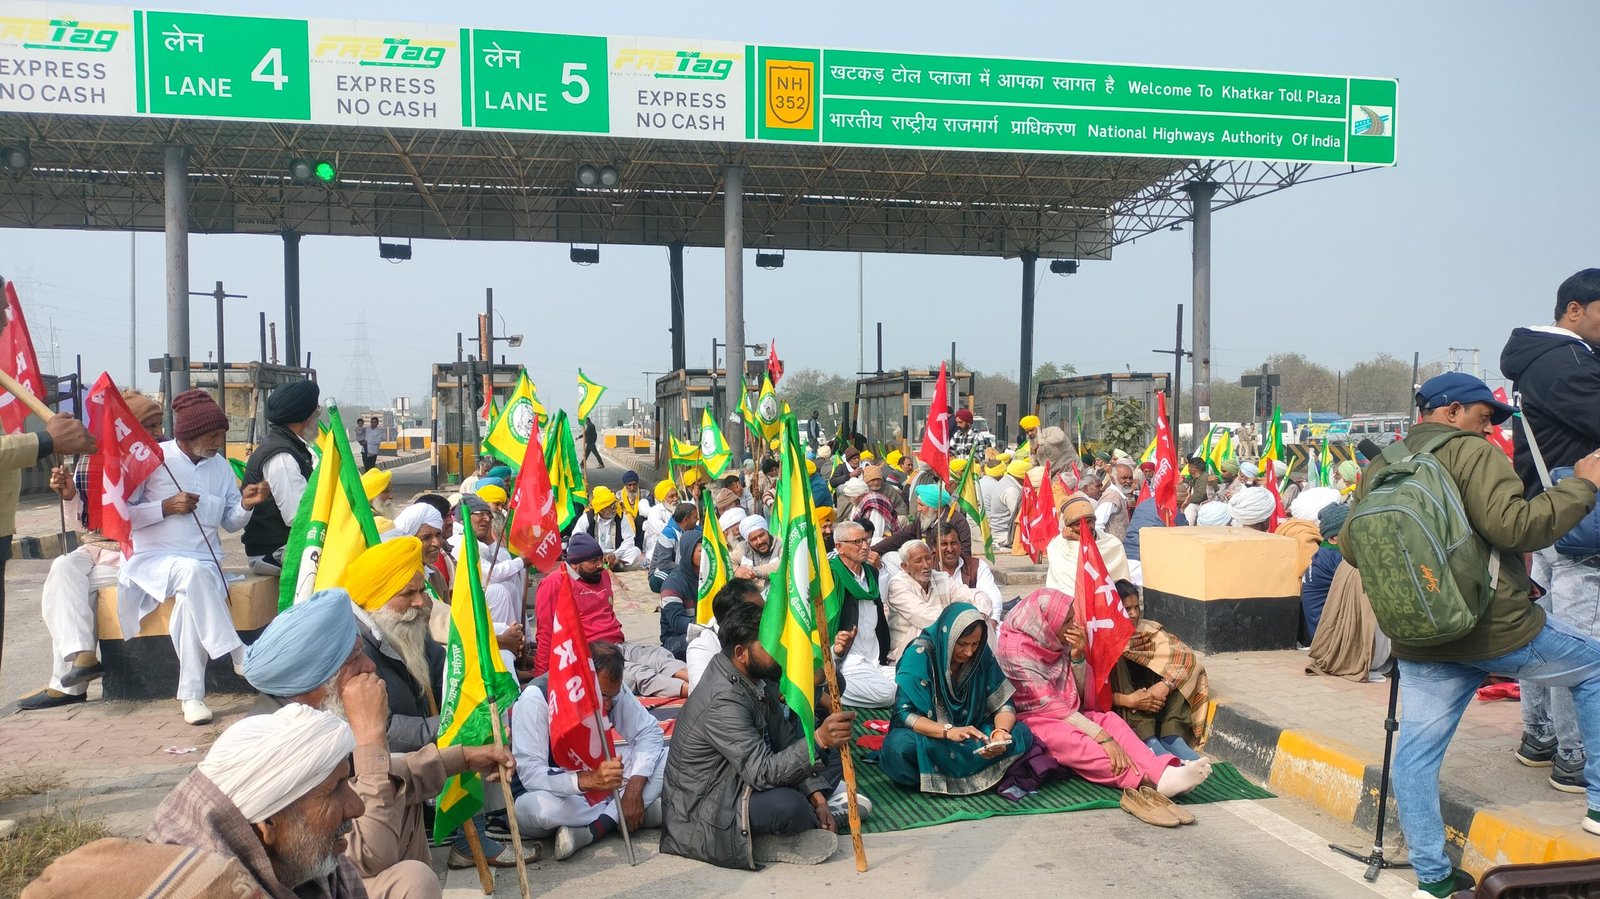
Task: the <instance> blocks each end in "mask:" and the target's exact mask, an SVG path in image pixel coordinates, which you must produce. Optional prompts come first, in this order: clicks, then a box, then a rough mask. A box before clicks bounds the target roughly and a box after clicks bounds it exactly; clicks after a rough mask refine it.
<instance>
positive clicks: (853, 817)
mask: <svg viewBox="0 0 1600 899" xmlns="http://www.w3.org/2000/svg"><path fill="white" fill-rule="evenodd" d="M807 505H809V503H808V504H807ZM811 602H812V604H813V608H814V609H815V610H816V611H815V612H814V614H815V615H816V616H817V636H818V637H821V638H822V675H823V677H825V678H827V680H828V698H829V699H831V700H832V701H833V710H834V711H836V712H837V711H840V710H841V709H843V708H844V704H843V701H842V699H841V697H840V696H839V675H838V672H836V671H835V670H834V668H833V636H832V635H831V634H829V633H828V611H827V609H825V608H823V604H822V603H823V598H822V597H821V596H813V597H811ZM839 761H840V762H842V763H843V765H844V789H845V803H846V808H847V809H848V810H849V813H850V842H851V844H852V845H854V847H855V851H856V871H857V872H858V873H861V874H865V873H866V871H867V849H866V847H865V846H863V845H862V844H861V808H860V807H859V806H858V805H857V804H856V764H855V760H854V759H852V758H851V757H850V741H849V740H845V741H844V742H843V743H841V744H839Z"/></svg>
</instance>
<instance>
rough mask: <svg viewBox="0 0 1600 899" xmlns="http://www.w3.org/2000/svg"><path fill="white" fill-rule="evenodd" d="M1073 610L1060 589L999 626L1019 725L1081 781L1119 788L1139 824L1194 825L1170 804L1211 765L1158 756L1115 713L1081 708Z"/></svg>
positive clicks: (1035, 598) (1079, 629)
mask: <svg viewBox="0 0 1600 899" xmlns="http://www.w3.org/2000/svg"><path fill="white" fill-rule="evenodd" d="M1073 605H1074V603H1073V600H1072V597H1071V596H1069V595H1067V594H1066V593H1063V592H1061V591H1059V590H1050V589H1041V590H1035V591H1033V593H1031V594H1029V595H1028V598H1027V599H1024V600H1023V601H1022V602H1021V603H1020V604H1019V605H1018V606H1017V607H1016V608H1015V609H1013V610H1012V611H1011V613H1010V614H1009V615H1007V616H1006V618H1005V622H1004V623H1003V624H1002V625H1001V626H1000V668H1001V670H1002V671H1004V672H1005V675H1006V677H1007V678H1009V679H1010V680H1011V683H1012V686H1014V687H1016V694H1015V695H1014V696H1013V697H1012V703H1013V705H1014V706H1015V707H1016V710H1017V718H1018V720H1020V721H1022V722H1024V723H1026V724H1027V725H1028V728H1029V729H1030V730H1032V732H1033V735H1034V739H1035V740H1036V741H1037V742H1038V744H1039V745H1040V746H1042V747H1043V748H1044V750H1045V751H1046V752H1048V753H1050V755H1051V756H1052V757H1054V758H1055V759H1056V761H1058V762H1060V763H1061V764H1062V765H1065V766H1066V767H1067V768H1070V769H1071V770H1072V771H1073V772H1074V773H1076V774H1077V775H1079V776H1080V777H1082V778H1083V779H1084V780H1087V781H1089V782H1091V783H1097V784H1105V785H1106V786H1111V787H1118V788H1121V789H1122V791H1123V793H1122V808H1123V809H1125V810H1126V811H1128V812H1129V813H1131V814H1133V815H1134V816H1135V817H1137V818H1139V819H1140V820H1141V821H1145V822H1147V823H1150V824H1157V825H1160V826H1163V827H1172V826H1175V825H1178V824H1189V823H1193V821H1194V816H1193V815H1191V814H1189V813H1188V812H1187V811H1186V810H1185V809H1183V808H1181V807H1180V806H1177V805H1175V804H1174V803H1173V802H1172V798H1173V797H1175V796H1181V795H1183V794H1184V793H1187V792H1189V791H1190V790H1192V789H1194V788H1195V787H1197V786H1199V785H1200V784H1201V783H1202V782H1204V781H1205V779H1206V777H1207V776H1208V775H1209V774H1210V773H1211V762H1210V761H1208V760H1206V759H1201V760H1199V761H1195V762H1184V763H1180V762H1179V760H1178V759H1177V758H1176V757H1174V756H1164V757H1157V756H1156V755H1155V754H1154V753H1152V752H1151V751H1150V748H1149V747H1147V746H1145V745H1144V742H1143V741H1142V740H1140V739H1139V738H1138V737H1137V736H1135V735H1134V733H1133V731H1132V730H1129V729H1128V725H1127V724H1126V723H1124V722H1123V720H1122V719H1121V718H1120V717H1118V716H1117V714H1116V713H1115V712H1112V711H1111V710H1109V709H1105V710H1099V709H1090V708H1086V707H1085V706H1084V704H1083V702H1082V701H1080V693H1079V685H1078V681H1077V678H1076V677H1075V676H1074V673H1073V662H1074V661H1081V660H1082V659H1083V652H1084V647H1085V645H1086V640H1085V637H1084V630H1083V626H1082V624H1081V623H1079V621H1078V620H1077V617H1076V616H1075V614H1074V611H1073Z"/></svg>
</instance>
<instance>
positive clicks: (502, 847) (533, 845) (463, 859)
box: [445, 840, 544, 871]
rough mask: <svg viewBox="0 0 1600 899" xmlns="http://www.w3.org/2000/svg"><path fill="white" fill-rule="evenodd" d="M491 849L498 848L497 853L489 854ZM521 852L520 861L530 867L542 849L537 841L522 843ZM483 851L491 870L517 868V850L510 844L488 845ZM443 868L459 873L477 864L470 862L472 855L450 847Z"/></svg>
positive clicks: (541, 853)
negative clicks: (487, 857)
mask: <svg viewBox="0 0 1600 899" xmlns="http://www.w3.org/2000/svg"><path fill="white" fill-rule="evenodd" d="M491 847H499V851H498V852H496V853H494V854H489V850H490V848H491ZM522 850H523V854H522V860H523V861H524V862H525V863H527V864H530V865H531V864H533V863H534V862H536V861H538V860H539V859H540V858H541V857H542V856H543V854H544V849H543V847H542V846H541V844H540V843H539V841H538V840H531V841H529V842H527V843H524V844H523V846H522ZM483 851H484V854H485V855H488V856H489V867H491V868H515V867H516V866H517V850H516V847H514V846H512V845H511V844H510V843H490V845H489V846H485V847H484V849H483ZM445 866H446V867H448V868H450V869H452V870H456V871H461V870H464V869H466V868H476V867H477V866H478V863H477V862H474V861H473V860H472V853H470V852H462V851H461V850H460V849H457V848H455V847H454V846H451V847H450V856H449V858H447V859H445Z"/></svg>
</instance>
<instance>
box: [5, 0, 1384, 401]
mask: <svg viewBox="0 0 1600 899" xmlns="http://www.w3.org/2000/svg"><path fill="white" fill-rule="evenodd" d="M1396 98H1397V84H1396V82H1395V81H1394V80H1393V79H1390V78H1367V77H1348V76H1344V75H1306V74H1287V73H1274V72H1258V71H1225V70H1216V69H1200V68H1178V67H1166V66H1141V65H1128V64H1121V63H1093V62H1070V61H1050V60H1034V59H1013V58H1003V57H994V56H951V55H936V54H927V53H913V52H883V51H870V50H851V49H835V48H821V47H785V46H770V45H765V44H746V43H736V42H729V41H712V40H697V39H665V38H643V37H616V36H599V35H571V34H550V33H542V32H532V31H517V30H502V29H494V28H484V27H478V26H477V25H475V24H473V23H460V24H459V25H438V24H428V25H421V24H405V23H394V22H364V21H352V20H347V19H315V18H313V19H304V18H266V17H245V16H232V15H211V14H205V13H195V12H169V11H154V10H143V9H131V8H126V7H112V6H88V5H77V4H57V3H35V2H31V0H10V2H8V3H6V5H5V7H4V9H3V10H0V148H9V149H10V150H11V151H12V152H9V153H5V154H3V155H0V162H3V164H4V165H5V166H6V167H7V169H8V171H5V172H0V174H5V175H6V177H5V178H4V179H0V227H29V228H80V229H81V228H89V229H117V230H127V229H138V230H159V229H162V228H165V229H166V230H167V232H168V235H169V237H168V241H169V250H171V249H172V241H173V240H174V239H175V238H174V236H173V235H174V234H178V235H187V233H189V232H190V231H194V232H225V233H262V234H284V235H301V234H327V235H376V236H380V237H415V238H454V239H469V240H526V241H551V242H564V243H574V244H602V243H612V244H648V245H666V246H673V245H677V246H680V247H681V246H682V245H685V244H687V245H696V246H724V247H727V248H729V249H738V248H742V247H754V248H758V249H765V248H771V249H797V250H853V251H866V252H910V253H940V254H964V255H992V256H1020V257H1022V259H1023V260H1024V264H1025V283H1026V281H1027V280H1028V278H1030V277H1031V272H1032V263H1033V260H1034V259H1036V258H1038V257H1039V256H1045V257H1061V258H1066V259H1108V258H1110V255H1111V251H1112V249H1113V247H1115V246H1117V245H1118V244H1120V243H1123V242H1125V241H1128V240H1131V239H1133V238H1135V237H1138V236H1139V235H1142V234H1146V233H1149V232H1152V231H1156V230H1160V229H1163V228H1166V227H1168V226H1170V225H1172V224H1175V223H1177V222H1180V221H1185V220H1193V221H1194V222H1195V225H1196V227H1195V231H1196V234H1195V240H1196V246H1197V262H1196V265H1197V272H1198V266H1199V259H1198V257H1199V251H1198V247H1199V242H1200V240H1201V234H1200V233H1199V232H1200V231H1201V227H1202V219H1203V220H1204V223H1205V228H1206V229H1207V230H1206V234H1205V240H1206V243H1207V246H1208V245H1209V215H1210V210H1211V209H1212V208H1223V207H1226V206H1229V205H1232V204H1235V203H1238V202H1241V201H1243V200H1246V199H1249V198H1251V197H1253V196H1259V195H1261V194H1264V193H1270V192H1273V191H1277V190H1281V189H1283V188H1285V187H1289V186H1292V185H1294V184H1296V183H1301V182H1305V181H1308V180H1314V179H1316V178H1321V177H1328V176H1331V175H1335V174H1345V173H1348V172H1351V171H1357V170H1364V169H1367V168H1370V167H1374V166H1388V165H1393V164H1394V162H1395V124H1396ZM19 149H20V150H21V153H20V154H19V153H18V152H16V151H17V150H19ZM321 162H327V163H329V164H330V166H329V167H328V168H323V169H322V173H323V174H324V175H325V176H328V177H327V181H326V183H323V182H319V180H318V179H317V178H316V177H314V176H310V173H312V172H314V171H315V170H316V169H318V168H320V167H319V166H318V165H317V163H321ZM296 163H299V164H300V165H299V166H298V167H296V165H295V164H296ZM1317 164H1328V166H1327V167H1324V168H1318V169H1313V168H1312V167H1313V166H1314V165H1317ZM580 168H582V170H583V178H582V180H581V181H580ZM296 169H298V171H296ZM296 174H298V175H299V176H300V177H296ZM1196 190H1199V191H1200V194H1196ZM175 194H176V195H178V196H177V197H176V198H177V199H181V200H182V202H177V203H174V200H175ZM1202 201H1203V202H1202ZM1202 206H1203V207H1204V208H1203V209H1202V208H1201V207H1202ZM164 207H165V208H164ZM180 215H181V216H182V218H181V220H180V221H177V222H175V221H174V217H175V216H180ZM289 243H290V241H288V240H286V241H285V244H286V250H285V252H286V254H287V253H288V252H289ZM1208 253H1209V250H1207V254H1208ZM734 255H737V254H734ZM296 258H297V257H296ZM285 265H286V271H287V270H288V268H289V263H288V260H287V255H286V263H285ZM295 265H296V270H297V266H298V263H297V262H296V263H295ZM739 265H740V264H739V263H736V262H734V261H730V262H729V274H730V279H729V281H730V283H729V286H728V291H729V303H730V313H731V312H732V310H733V309H734V293H735V291H736V290H737V289H738V288H736V286H735V284H734V283H733V282H735V281H738V280H740V278H742V274H739V275H738V277H735V274H736V273H738V272H741V271H742V270H741V269H739ZM1206 265H1207V266H1209V260H1208V258H1207V262H1206ZM175 266H176V267H175ZM179 269H181V270H182V278H181V280H182V281H183V282H184V283H183V284H181V285H177V284H174V283H172V282H173V281H175V280H179V277H178V270H179ZM674 277H675V283H674V297H675V302H676V301H677V298H678V297H679V296H681V279H680V278H678V276H677V273H675V275H674ZM1208 277H1209V275H1207V278H1208ZM168 280H169V284H168V291H169V306H170V305H172V304H175V303H177V293H178V292H183V291H187V289H188V287H187V283H186V282H187V261H186V251H185V256H184V259H183V260H182V262H181V263H172V262H169V279H168ZM1198 281H1199V275H1198V274H1197V286H1196V291H1197V293H1198V291H1199V289H1200V288H1199V286H1198ZM1208 289H1209V288H1207V290H1208ZM287 290H288V288H286V292H287ZM185 302H186V301H185ZM295 302H296V304H297V303H298V300H296V301H295ZM740 303H742V294H741V298H740ZM1196 303H1197V306H1198V305H1199V300H1198V297H1197V301H1196ZM185 308H186V307H185ZM297 308H298V307H297V305H296V309H297ZM1023 309H1024V325H1023V330H1024V358H1023V362H1024V365H1023V369H1024V372H1023V383H1022V385H1021V387H1022V390H1023V393H1024V396H1025V397H1026V396H1027V395H1028V394H1027V391H1028V385H1027V378H1026V374H1027V371H1028V370H1030V369H1031V366H1030V365H1028V364H1027V363H1028V361H1029V356H1030V355H1031V326H1032V323H1031V319H1032V314H1031V289H1030V288H1028V287H1026V286H1025V287H1024V300H1023ZM1201 312H1202V310H1199V309H1197V310H1196V315H1197V317H1196V321H1195V327H1196V337H1197V340H1196V347H1195V348H1196V350H1197V352H1196V357H1197V358H1196V363H1195V364H1196V366H1197V373H1196V381H1195V387H1196V389H1197V391H1200V390H1202V389H1203V388H1205V387H1206V385H1208V384H1209V359H1207V360H1206V362H1205V365H1206V367H1207V372H1206V374H1205V376H1204V378H1202V377H1201V374H1200V372H1199V370H1198V367H1199V365H1200V361H1199V356H1200V352H1199V350H1200V349H1201V347H1200V340H1198V337H1199V336H1200V334H1199V331H1200V328H1201V320H1200V317H1199V316H1200V314H1201ZM731 318H739V319H741V321H740V322H739V323H738V325H737V327H738V328H739V329H740V332H739V334H738V335H737V336H736V335H735V334H734V324H733V323H731V322H730V325H729V333H728V343H729V344H730V351H731V352H732V356H731V357H730V359H729V364H730V365H731V366H732V367H734V368H737V367H739V366H740V365H742V352H743V350H742V346H743V342H744V341H743V334H742V327H743V325H742V306H740V307H739V309H738V314H737V315H732V314H730V319H731ZM295 321H297V313H296V315H295V316H293V317H292V318H291V320H290V321H289V322H288V323H286V324H287V326H288V327H290V328H291V329H292V328H294V327H296V326H295ZM677 323H678V315H677V311H676V309H675V311H674V324H675V331H676V333H675V335H674V343H675V352H674V355H675V358H674V367H676V368H682V367H684V362H683V360H682V359H681V358H677V357H678V356H680V355H681V353H680V352H679V345H681V342H682V341H681V337H682V331H681V328H677V327H676V325H677ZM170 325H171V323H170V322H169V327H170ZM183 327H184V329H185V335H184V342H185V343H186V341H187V334H186V329H187V325H186V324H185V325H184V326H183ZM169 336H170V335H169ZM293 337H294V335H293V334H291V338H293ZM734 347H737V348H738V349H737V350H736V351H735V350H733V348H734ZM174 355H178V353H174ZM1206 355H1207V356H1209V349H1208V348H1206ZM1199 396H1201V394H1200V393H1198V392H1197V397H1199Z"/></svg>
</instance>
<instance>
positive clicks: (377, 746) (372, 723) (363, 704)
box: [244, 589, 517, 899]
mask: <svg viewBox="0 0 1600 899" xmlns="http://www.w3.org/2000/svg"><path fill="white" fill-rule="evenodd" d="M362 645H363V641H362V639H361V637H360V636H358V634H357V625H356V616H355V606H354V605H353V604H352V602H351V600H350V594H349V593H347V592H345V591H344V590H338V589H334V590H323V591H321V592H319V593H315V594H313V595H312V596H311V597H310V598H309V599H306V600H303V601H301V602H299V603H297V604H296V605H293V606H290V607H289V608H288V609H285V610H284V611H282V612H280V613H279V614H278V617H277V618H274V619H273V620H272V623H271V624H269V625H267V628H266V630H264V631H262V632H261V636H260V637H258V638H257V639H256V642H255V643H253V644H252V645H251V646H250V650H249V652H248V653H246V654H245V662H244V672H245V678H246V679H247V680H248V681H249V682H250V686H252V687H255V688H256V689H257V690H260V691H261V694H262V695H261V697H260V698H259V699H258V700H256V704H255V707H254V708H253V709H251V714H255V715H270V714H272V713H273V712H275V711H277V710H278V709H281V708H284V707H286V706H292V705H296V704H298V705H302V706H310V707H312V708H318V709H323V710H326V711H329V712H332V713H334V714H336V715H338V716H339V717H341V718H344V719H345V720H347V721H349V722H350V726H351V730H352V731H354V733H355V737H356V749H355V752H354V754H353V755H352V763H353V765H354V773H353V775H351V786H352V787H353V788H354V789H355V791H356V795H357V796H359V797H360V799H361V802H362V805H363V809H364V810H363V811H362V813H361V817H359V818H357V819H356V820H355V821H354V822H352V829H351V833H350V845H349V847H348V848H347V849H346V850H345V855H346V857H348V858H349V859H350V860H351V861H352V862H354V863H355V866H356V870H357V872H358V873H359V874H360V876H361V878H362V880H363V882H364V883H365V884H366V887H367V892H368V893H369V894H371V895H372V896H373V897H374V899H381V897H395V899H400V897H412V896H438V895H439V890H440V887H439V878H438V876H437V875H435V874H434V873H433V865H432V863H431V860H432V856H431V854H430V853H429V850H428V829H427V827H426V826H425V823H424V820H423V809H424V807H425V806H426V805H427V804H428V803H430V802H432V801H433V799H434V797H436V796H438V795H439V791H440V790H441V789H443V788H444V782H445V779H446V778H449V777H451V776H453V775H456V774H460V773H462V772H463V771H469V770H470V771H476V772H478V773H479V774H483V775H486V776H488V777H490V778H491V779H493V778H494V777H498V776H500V772H501V771H503V770H504V771H507V772H509V768H508V767H502V766H508V765H509V763H510V761H511V756H510V754H509V753H508V752H506V751H505V750H504V749H501V748H499V747H497V746H465V747H463V746H450V747H446V748H443V749H441V748H439V746H438V745H437V744H436V743H433V742H428V743H426V744H424V745H423V746H421V747H420V748H418V749H415V750H412V751H409V752H399V751H395V750H393V748H392V746H391V745H390V742H389V738H388V725H387V721H388V718H389V691H388V689H387V688H386V687H385V685H384V682H383V681H382V680H381V679H380V678H378V677H377V676H376V672H375V669H374V667H373V664H372V660H371V659H370V658H368V657H367V655H366V654H365V653H364V652H363V651H362ZM461 842H462V844H463V845H461V846H459V847H455V848H453V849H452V851H451V853H450V857H449V865H450V867H452V868H461V867H470V866H471V865H472V859H471V857H470V856H469V855H467V854H466V847H465V845H464V844H465V841H464V840H463V841H461ZM483 845H484V855H485V856H486V857H487V858H488V859H489V864H491V865H494V866H496V867H502V868H504V867H515V866H516V863H517V862H516V855H515V851H514V850H512V849H511V847H508V846H501V845H500V844H498V843H495V842H493V841H491V840H487V839H486V840H485V841H484V844H483Z"/></svg>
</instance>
